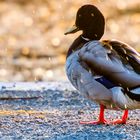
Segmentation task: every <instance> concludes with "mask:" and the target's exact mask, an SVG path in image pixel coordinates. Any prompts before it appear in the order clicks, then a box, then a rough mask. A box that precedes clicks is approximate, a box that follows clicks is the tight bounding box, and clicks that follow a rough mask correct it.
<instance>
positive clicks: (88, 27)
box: [65, 5, 105, 40]
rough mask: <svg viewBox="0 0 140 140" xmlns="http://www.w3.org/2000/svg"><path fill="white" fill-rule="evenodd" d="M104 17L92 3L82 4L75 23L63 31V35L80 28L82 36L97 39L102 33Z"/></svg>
mask: <svg viewBox="0 0 140 140" xmlns="http://www.w3.org/2000/svg"><path fill="white" fill-rule="evenodd" d="M104 27H105V19H104V16H103V15H102V13H101V12H100V11H99V9H98V8H97V7H95V6H94V5H84V6H82V7H80V8H79V10H78V11H77V15H76V21H75V25H74V26H73V27H72V28H71V29H69V30H68V31H67V32H65V35H67V34H71V33H75V32H77V31H79V30H82V31H83V33H82V36H83V37H85V38H88V39H90V40H99V39H100V38H101V37H102V36H103V34H104Z"/></svg>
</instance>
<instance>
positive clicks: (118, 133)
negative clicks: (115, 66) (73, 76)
mask: <svg viewBox="0 0 140 140" xmlns="http://www.w3.org/2000/svg"><path fill="white" fill-rule="evenodd" d="M98 113H99V107H98V105H96V104H95V103H93V102H91V101H89V100H88V99H85V98H84V97H82V96H81V95H80V94H79V93H78V92H77V91H76V90H75V89H74V88H73V87H72V85H71V84H70V83H69V82H67V81H66V82H65V81H63V82H62V81H61V82H28V83H23V82H16V83H3V82H1V83H0V139H3V140H7V139H8V140H20V139H24V140H26V139H27V140H29V139H35V140H38V139H39V140H97V139H100V140H103V139H104V140H112V139H113V140H120V139H121V140H123V139H125V140H132V139H140V131H139V130H140V112H139V110H134V111H130V115H129V120H128V124H126V125H81V124H79V121H80V120H96V119H97V117H98ZM121 115H122V112H121V111H110V110H107V111H106V118H107V119H114V118H118V117H120V116H121Z"/></svg>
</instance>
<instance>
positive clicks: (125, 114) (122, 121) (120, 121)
mask: <svg viewBox="0 0 140 140" xmlns="http://www.w3.org/2000/svg"><path fill="white" fill-rule="evenodd" d="M127 119H128V110H125V111H124V115H123V116H122V119H118V120H115V121H113V122H112V124H126V122H127Z"/></svg>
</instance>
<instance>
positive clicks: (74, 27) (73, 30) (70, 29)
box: [64, 25, 79, 35]
mask: <svg viewBox="0 0 140 140" xmlns="http://www.w3.org/2000/svg"><path fill="white" fill-rule="evenodd" d="M77 31H79V28H78V27H76V26H75V25H73V26H72V27H71V28H69V29H68V30H67V31H66V32H65V33H64V35H67V34H72V33H76V32H77Z"/></svg>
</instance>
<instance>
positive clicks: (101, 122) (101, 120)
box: [80, 105, 108, 125]
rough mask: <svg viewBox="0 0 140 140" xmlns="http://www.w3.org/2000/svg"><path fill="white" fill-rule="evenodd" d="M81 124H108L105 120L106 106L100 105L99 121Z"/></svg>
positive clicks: (81, 122)
mask: <svg viewBox="0 0 140 140" xmlns="http://www.w3.org/2000/svg"><path fill="white" fill-rule="evenodd" d="M80 124H91V125H92V124H93V125H97V124H108V122H107V121H106V120H105V119H104V106H103V105H100V115H99V120H98V121H80Z"/></svg>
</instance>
